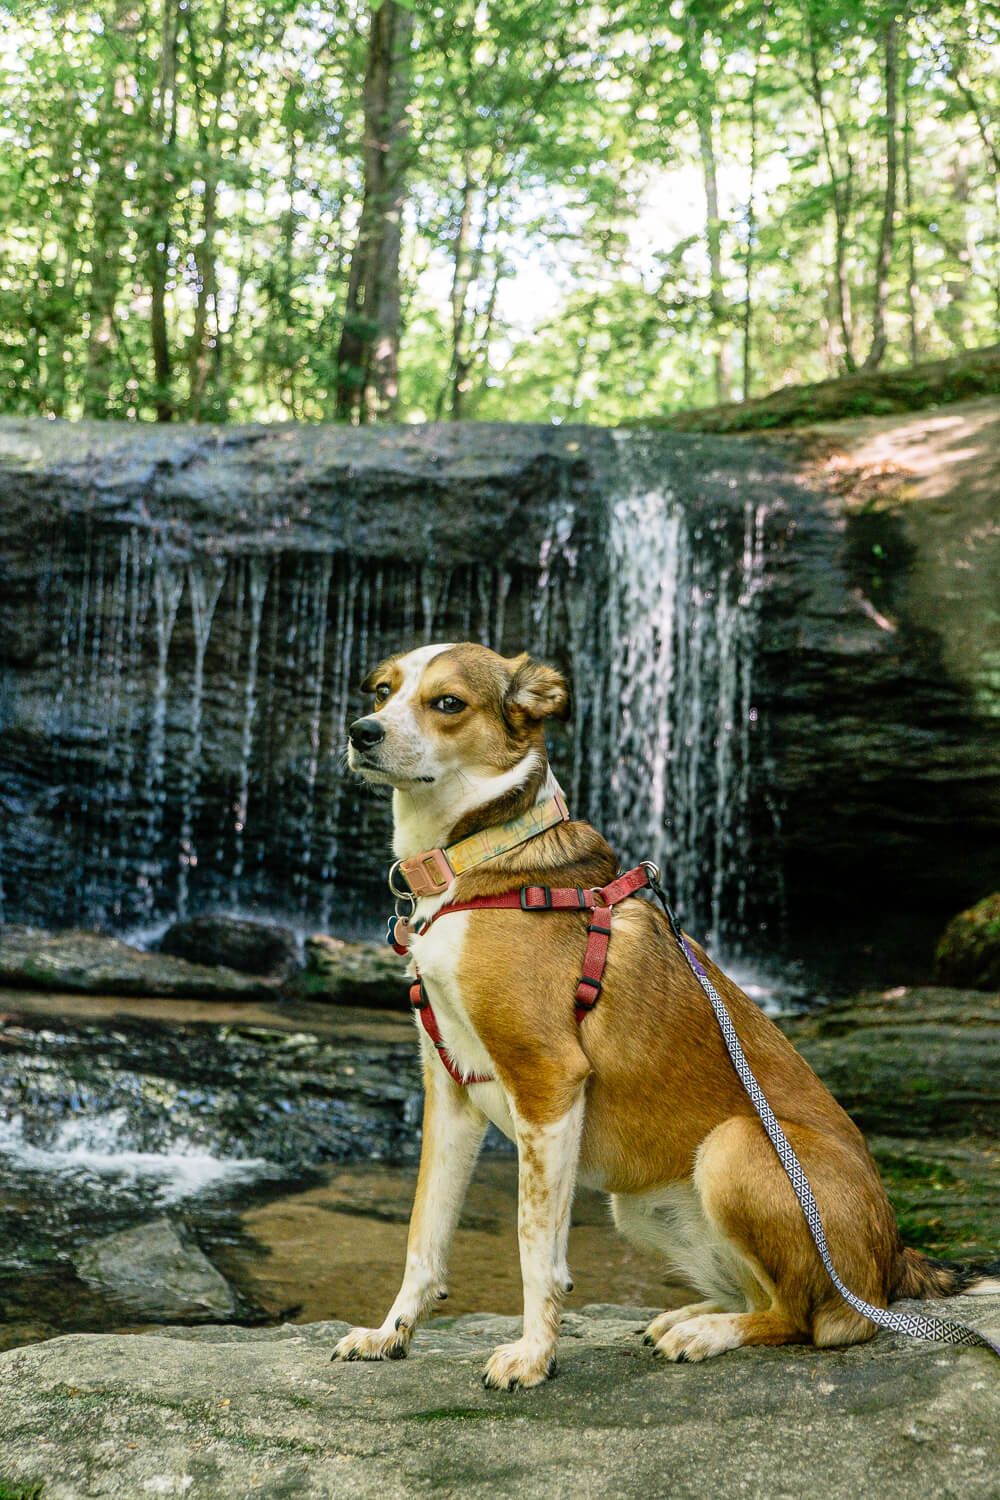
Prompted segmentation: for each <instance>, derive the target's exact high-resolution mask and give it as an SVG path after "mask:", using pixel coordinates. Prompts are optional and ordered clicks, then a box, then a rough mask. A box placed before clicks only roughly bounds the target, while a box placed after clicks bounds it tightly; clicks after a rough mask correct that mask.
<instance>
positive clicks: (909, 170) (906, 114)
mask: <svg viewBox="0 0 1000 1500" xmlns="http://www.w3.org/2000/svg"><path fill="white" fill-rule="evenodd" d="M908 73H909V69H908V68H904V70H903V196H904V203H905V207H906V317H907V323H908V325H909V332H910V364H911V365H915V364H916V363H917V361H918V359H919V358H920V332H919V328H918V325H917V246H916V236H915V234H914V223H913V159H912V140H913V123H912V120H911V118H910V90H909V84H908V81H907V74H908Z"/></svg>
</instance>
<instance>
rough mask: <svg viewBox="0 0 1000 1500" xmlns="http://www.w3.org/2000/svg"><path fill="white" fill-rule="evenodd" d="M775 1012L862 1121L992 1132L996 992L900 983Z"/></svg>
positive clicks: (999, 1007) (930, 1132) (884, 1128)
mask: <svg viewBox="0 0 1000 1500" xmlns="http://www.w3.org/2000/svg"><path fill="white" fill-rule="evenodd" d="M779 1020H780V1024H781V1027H782V1029H783V1030H784V1031H785V1032H786V1033H787V1035H788V1036H790V1037H791V1039H792V1041H793V1042H794V1043H795V1045H796V1047H797V1048H798V1049H799V1051H800V1052H801V1053H802V1055H803V1057H804V1058H805V1059H806V1061H807V1062H808V1063H809V1064H810V1065H811V1066H812V1067H813V1068H815V1070H816V1072H817V1073H818V1074H819V1076H820V1077H821V1078H822V1080H823V1082H824V1083H825V1084H826V1086H827V1088H829V1089H830V1090H831V1091H832V1093H833V1094H834V1095H835V1096H836V1098H837V1099H838V1100H839V1101H840V1103H841V1104H842V1105H843V1106H844V1108H845V1109H846V1110H847V1111H848V1113H849V1114H850V1115H851V1116H852V1117H853V1119H854V1120H856V1122H857V1123H858V1125H860V1126H861V1128H862V1130H865V1131H876V1132H881V1133H883V1134H888V1135H895V1136H934V1135H951V1136H953V1137H954V1136H956V1135H969V1134H971V1133H972V1132H976V1133H978V1134H979V1135H981V1136H982V1137H984V1138H985V1139H987V1140H995V1139H996V1138H997V1134H998V1131H1000V996H996V995H987V994H979V993H977V992H976V991H975V990H955V989H943V988H941V989H938V988H931V987H927V988H921V987H920V986H913V987H911V986H907V985H899V986H897V987H896V988H894V989H890V990H883V991H880V992H866V993H863V994H860V995H858V996H856V997H855V998H853V999H851V1000H846V1001H842V1002H839V1003H836V1004H831V1005H828V1006H825V1007H824V1008H823V1009H822V1010H819V1011H817V1012H815V1013H814V1014H813V1015H810V1016H799V1017H792V1016H787V1017H786V1016H782V1017H780V1018H779Z"/></svg>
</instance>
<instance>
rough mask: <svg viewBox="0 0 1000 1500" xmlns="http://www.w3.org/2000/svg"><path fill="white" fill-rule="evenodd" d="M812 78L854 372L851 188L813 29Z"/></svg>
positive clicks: (840, 317)
mask: <svg viewBox="0 0 1000 1500" xmlns="http://www.w3.org/2000/svg"><path fill="white" fill-rule="evenodd" d="M809 78H810V86H811V92H812V96H813V101H814V103H815V105H816V110H817V113H818V115H819V128H820V137H821V139H822V142H823V155H824V157H825V158H826V167H827V172H828V173H829V176H830V192H831V195H832V198H833V238H834V274H835V280H834V291H835V295H836V301H837V322H838V323H839V325H840V335H841V338H842V339H843V341H844V352H843V357H844V367H845V369H846V370H847V372H848V374H853V373H854V371H855V370H856V369H857V368H858V366H857V361H856V360H855V358H854V330H853V328H852V326H851V286H850V279H849V277H848V273H847V232H848V218H849V212H848V210H849V203H850V199H849V196H848V191H847V190H846V189H845V188H844V186H843V185H842V183H841V180H840V171H839V169H838V166H837V161H836V158H835V156H834V153H833V142H832V141H831V139H830V126H829V121H828V118H827V111H826V104H825V103H824V100H823V84H822V81H821V79H820V76H819V49H818V48H817V45H816V38H815V36H814V35H813V34H812V33H810V36H809ZM847 163H848V173H850V171H851V168H852V162H851V156H850V151H849V150H848V152H847Z"/></svg>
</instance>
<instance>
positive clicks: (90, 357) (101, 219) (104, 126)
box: [83, 0, 128, 417]
mask: <svg viewBox="0 0 1000 1500" xmlns="http://www.w3.org/2000/svg"><path fill="white" fill-rule="evenodd" d="M123 14H124V5H123V0H119V4H118V8H117V11H116V15H115V21H114V25H113V31H114V32H117V31H118V30H119V28H120V26H121V24H122V18H123ZM127 93H128V79H127V77H126V75H125V72H124V71H123V70H122V68H121V67H120V66H117V67H115V68H114V70H113V75H112V86H111V88H108V89H105V90H104V93H103V94H102V103H101V106H100V107H101V134H100V139H101V145H100V154H99V165H98V175H97V183H96V186H95V188H94V203H93V217H92V225H93V230H92V232H93V241H92V249H91V253H90V262H91V274H90V291H89V296H88V298H87V310H88V314H89V319H88V322H89V329H88V335H87V358H86V368H85V374H84V388H83V414H84V416H85V417H107V416H109V415H110V408H111V384H112V379H113V375H114V367H115V344H116V338H117V334H116V329H115V306H116V303H117V301H118V292H119V287H120V279H121V264H120V258H121V251H122V246H123V244H124V242H125V233H124V228H123V226H124V222H125V221H124V220H123V218H122V212H121V206H122V199H123V197H124V192H125V179H124V170H123V166H124V156H125V142H124V137H123V132H122V128H121V111H122V106H123V104H124V101H125V98H126V96H127Z"/></svg>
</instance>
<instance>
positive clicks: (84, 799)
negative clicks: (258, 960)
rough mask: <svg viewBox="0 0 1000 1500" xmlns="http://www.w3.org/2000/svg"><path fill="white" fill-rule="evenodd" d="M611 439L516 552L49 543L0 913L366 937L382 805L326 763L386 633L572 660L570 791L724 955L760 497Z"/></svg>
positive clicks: (756, 590)
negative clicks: (45, 783)
mask: <svg viewBox="0 0 1000 1500" xmlns="http://www.w3.org/2000/svg"><path fill="white" fill-rule="evenodd" d="M613 446H614V452H613V457H614V464H613V466H612V468H611V470H610V471H609V473H606V474H605V475H604V478H603V479H602V480H601V481H600V482H601V485H602V491H601V493H602V497H603V498H601V499H600V501H599V503H597V504H595V502H594V500H593V499H592V498H588V497H587V495H586V494H585V493H582V494H581V492H580V490H579V488H578V487H577V488H574V486H573V484H571V482H570V480H569V479H568V478H567V479H566V480H565V482H562V481H559V482H557V483H555V485H554V486H552V485H550V492H549V493H548V495H546V496H545V497H544V498H541V499H535V498H532V500H531V507H530V522H531V524H530V530H527V531H526V534H527V535H530V536H532V537H534V538H535V540H534V543H533V546H532V547H521V549H520V550H519V551H517V550H514V549H512V550H511V551H510V552H509V554H508V553H506V552H504V553H498V552H494V553H493V554H492V555H490V553H488V552H487V553H486V554H485V555H483V556H482V558H481V559H480V560H479V561H472V560H469V559H468V558H466V559H464V560H454V561H449V560H448V559H447V558H446V557H445V556H444V555H443V554H442V555H426V554H422V553H416V554H415V555H414V559H413V561H412V562H410V561H406V560H405V559H404V558H403V557H401V556H399V555H398V553H397V554H396V555H393V556H387V557H384V558H383V557H382V556H380V555H379V554H378V552H377V551H376V550H372V549H371V548H370V549H369V551H368V553H367V554H364V553H360V552H354V551H350V550H347V547H346V545H345V546H341V547H337V546H335V545H330V544H329V543H328V542H325V543H324V544H323V545H322V546H318V545H314V546H313V548H312V550H310V549H308V548H306V547H304V546H303V545H301V543H300V544H299V545H297V546H292V545H287V546H286V545H285V544H284V543H281V544H279V543H276V542H274V540H273V539H272V540H271V542H270V543H269V545H268V547H267V549H266V550H265V549H264V548H263V547H262V546H261V545H260V544H259V543H255V542H254V540H253V534H252V533H251V537H250V540H249V541H247V540H245V539H243V538H241V539H240V540H239V541H238V542H236V543H235V544H234V542H233V541H232V539H229V540H228V541H227V543H226V545H225V547H224V548H220V547H218V546H217V545H216V543H215V542H214V540H213V539H212V538H211V537H205V538H203V539H202V540H201V541H199V542H193V541H191V540H189V539H188V540H185V543H184V545H185V546H186V548H187V551H186V553H185V551H184V550H183V549H182V548H181V547H180V546H179V545H178V544H177V542H176V540H174V541H171V542H170V543H169V544H168V541H167V539H166V536H165V534H164V533H163V532H162V531H160V530H158V529H157V527H156V526H152V527H151V526H149V525H148V524H140V523H139V522H138V521H136V520H135V519H134V518H133V519H132V520H131V521H130V523H129V524H128V525H126V526H124V527H122V528H120V529H118V530H114V529H111V528H107V529H105V530H103V531H102V530H100V529H99V528H98V527H96V526H95V525H94V524H93V523H92V522H91V521H89V520H88V521H87V523H86V526H85V528H84V532H83V534H82V535H81V536H79V537H74V538H71V537H69V536H66V537H63V538H62V539H61V543H60V545H59V546H58V547H57V548H56V549H55V551H54V555H53V561H52V563H51V569H50V577H49V581H48V583H47V606H46V607H47V609H48V610H49V612H50V614H51V616H52V618H53V620H54V621H55V622H56V628H55V631H54V636H53V659H52V662H51V667H50V669H49V670H50V675H51V678H52V680H53V681H54V682H55V683H56V684H57V688H56V690H55V691H54V692H53V694H52V698H51V699H50V701H49V707H48V728H47V739H48V742H49V744H50V746H51V756H52V765H51V768H50V770H49V773H48V774H49V775H50V780H51V784H52V785H53V787H57V788H58V790H57V791H53V792H52V793H51V794H49V801H48V803H47V804H46V816H47V817H50V818H51V819H52V820H53V822H56V821H57V822H58V827H59V829H60V832H61V837H60V839H59V840H58V845H59V847H58V856H56V855H52V856H47V858H48V859H49V863H48V864H43V863H37V864H36V865H35V866H34V867H33V869H34V874H33V876H32V878H31V879H28V878H27V876H26V875H25V873H24V868H25V866H24V864H23V856H22V865H21V866H18V864H17V863H16V861H14V860H13V858H12V856H11V855H10V854H9V852H8V851H9V849H10V840H9V839H8V838H6V837H5V838H4V839H3V841H2V844H0V890H2V891H3V892H4V897H5V908H6V912H7V915H8V919H9V920H10V919H12V920H19V919H23V920H35V921H39V920H40V921H43V922H49V923H51V924H53V925H60V924H67V923H72V924H80V925H100V926H106V927H111V928H113V929H115V930H118V931H129V930H132V929H135V928H140V927H142V928H149V927H151V926H156V925H157V924H160V925H162V923H164V922H166V921H168V920H170V919H172V918H174V917H175V916H178V915H181V916H183V915H185V914H188V913H193V912H197V911H202V910H206V909H212V908H218V907H223V908H226V909H230V910H240V911H248V912H254V911H257V912H260V913H262V914H273V915H276V916H283V917H285V918H287V919H290V920H292V921H293V922H295V923H296V924H297V925H301V926H305V927H310V926H311V927H315V926H321V927H322V928H325V929H332V930H335V931H337V930H340V931H350V930H357V929H358V928H361V929H363V930H371V926H372V923H373V920H374V915H375V913H377V912H378V911H379V910H380V907H381V903H382V900H383V894H384V893H383V885H382V881H383V865H384V862H385V859H386V856H387V854H388V849H389V827H388V808H387V803H386V801H385V800H381V799H379V798H378V797H377V796H374V795H373V794H372V792H371V790H370V789H367V788H362V787H360V786H359V785H357V784H355V783H354V782H353V781H352V780H351V779H350V778H348V777H347V775H346V772H345V768H344V747H345V738H346V732H347V726H348V724H349V723H350V721H351V719H352V718H353V717H354V716H355V715H356V714H357V713H358V712H359V711H360V710H361V708H362V701H361V699H360V698H359V696H358V694H357V685H358V683H359V682H360V680H361V678H362V677H363V675H364V673H365V671H366V670H367V669H368V668H369V667H370V666H371V665H372V664H373V663H374V662H375V661H377V660H378V659H379V658H380V657H381V656H383V655H388V654H390V653H391V652H393V651H396V650H398V649H399V648H400V647H401V646H405V645H416V644H419V643H420V642H422V641H430V640H434V639H464V638H471V639H474V640H480V641H482V642H484V643H485V644H487V645H490V646H493V647H495V648H497V649H499V650H502V651H503V652H505V653H506V654H515V653H516V652H518V651H521V650H525V649H527V650H529V651H532V652H534V653H536V654H538V655H542V656H546V657H548V658H549V659H551V660H553V661H555V662H556V663H557V664H558V665H560V666H561V667H563V668H564V669H566V670H567V672H568V674H569V675H570V677H571V679H572V684H573V700H572V701H573V710H572V721H571V723H570V725H569V726H568V732H563V731H561V730H556V731H554V733H553V735H552V736H551V740H552V754H553V761H554V764H555V766H556V770H557V773H558V774H559V776H560V779H561V780H562V782H563V785H564V787H565V788H566V791H567V794H568V796H569V799H570V802H571V806H572V808H573V810H574V811H575V812H576V813H577V814H578V815H579V816H583V817H587V818H589V819H590V820H591V821H593V822H594V823H595V824H596V825H597V826H599V827H600V828H601V829H602V831H604V832H605V833H606V835H607V836H608V837H609V839H610V840H611V842H612V843H613V845H614V846H615V848H616V850H617V851H618V853H619V854H620V856H621V858H622V860H623V861H626V862H629V863H631V862H634V861H636V860H638V859H642V858H652V859H655V860H656V861H657V862H658V863H659V864H660V865H661V867H662V869H663V872H664V878H665V881H666V883H667V885H668V888H669V889H670V891H671V893H672V895H673V897H674V899H675V901H676V903H677V905H678V908H679V910H680V912H681V915H682V917H683V919H684V921H685V922H686V923H687V924H688V925H689V926H690V928H691V930H692V931H694V932H696V933H697V934H698V935H699V936H702V937H704V938H705V939H706V940H709V941H711V942H713V943H716V944H718V943H719V942H720V941H722V942H723V945H724V946H725V947H726V948H727V950H728V951H729V952H730V953H731V952H732V951H733V950H734V948H736V947H738V946H739V942H740V938H741V935H742V934H743V933H744V932H745V930H746V928H747V925H748V923H750V922H751V921H752V920H753V919H754V917H755V913H754V911H753V910H752V908H753V900H752V897H753V896H754V895H755V882H754V879H753V870H752V867H751V849H750V842H751V825H752V823H753V821H754V818H755V816H756V815H757V811H758V804H759V799H758V798H757V797H756V796H755V795H753V793H754V791H755V789H757V788H758V787H759V786H760V784H761V781H762V778H764V777H765V771H766V767H765V766H764V761H763V758H762V756H761V751H760V746H761V743H762V740H761V732H760V731H761V729H762V724H761V722H760V711H759V706H758V704H757V702H756V700H755V697H754V653H755V641H756V634H757V620H758V598H759V595H760V590H761V585H762V580H763V559H764V545H763V534H764V521H765V516H766V500H765V499H762V497H761V494H760V491H759V487H758V489H757V491H756V492H754V493H751V494H750V495H749V497H748V498H746V499H745V500H741V499H740V498H739V497H738V496H737V495H736V494H734V493H733V492H732V491H731V488H730V483H729V481H726V483H725V485H724V486H722V488H720V484H721V481H716V482H715V487H714V489H712V488H711V487H709V489H705V487H704V486H703V485H702V483H701V477H700V476H699V475H698V474H697V473H695V474H694V476H693V477H692V474H691V472H690V464H691V461H690V457H689V458H688V470H684V469H683V467H681V468H678V461H677V454H676V451H675V447H671V446H670V442H669V440H662V441H661V440H655V439H642V438H640V437H639V436H637V435H629V436H627V437H624V438H622V439H620V440H619V441H618V442H617V444H615V445H613ZM675 446H676V445H675ZM683 451H684V450H681V453H682V454H683ZM588 482H590V483H593V479H592V477H591V479H590V480H589V481H588ZM469 503H470V505H472V506H474V505H475V503H476V501H475V496H474V495H471V496H470V502H469ZM519 503H520V502H519ZM584 515H585V516H586V519H585V520H583V519H581V518H582V517H584ZM595 517H596V518H597V519H596V521H595V519H594V518H595ZM595 526H597V527H599V529H600V535H599V538H598V541H599V544H600V545H599V546H595V545H594V541H593V528H594V527H595ZM588 528H591V530H588ZM588 537H589V538H591V539H590V540H588ZM43 842H44V841H43V840H42V839H41V838H36V842H35V846H34V847H42V846H43ZM20 848H21V849H22V850H23V849H25V848H28V845H27V844H26V843H24V842H22V843H21V845H20ZM30 852H31V849H30V848H29V853H30Z"/></svg>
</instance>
